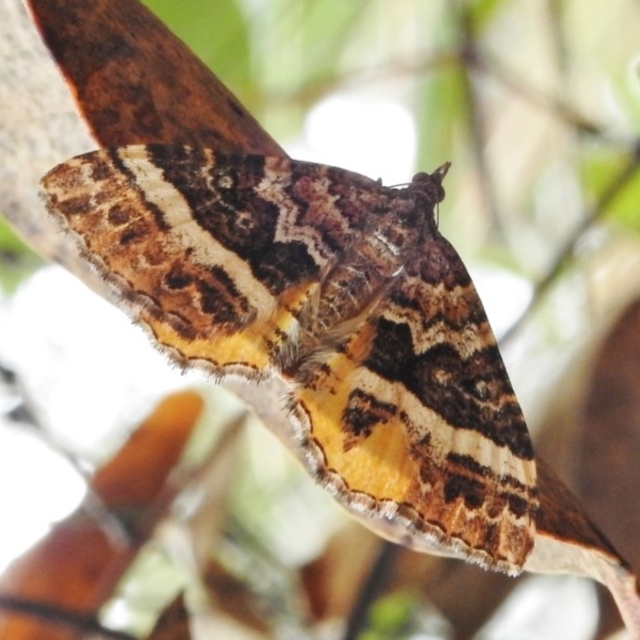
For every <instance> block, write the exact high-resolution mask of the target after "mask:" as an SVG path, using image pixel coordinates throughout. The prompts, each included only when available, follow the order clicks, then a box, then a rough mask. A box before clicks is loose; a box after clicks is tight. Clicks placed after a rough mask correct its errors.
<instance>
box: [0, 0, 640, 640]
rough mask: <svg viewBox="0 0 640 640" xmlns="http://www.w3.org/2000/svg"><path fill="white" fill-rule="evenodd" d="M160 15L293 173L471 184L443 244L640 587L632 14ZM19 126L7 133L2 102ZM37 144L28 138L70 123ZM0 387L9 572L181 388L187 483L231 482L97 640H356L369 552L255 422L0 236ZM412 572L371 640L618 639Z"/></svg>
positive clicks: (547, 603) (545, 451) (410, 6)
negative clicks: (169, 629)
mask: <svg viewBox="0 0 640 640" xmlns="http://www.w3.org/2000/svg"><path fill="white" fill-rule="evenodd" d="M3 1H4V2H5V4H4V5H2V9H0V11H5V12H7V14H8V12H13V11H14V9H12V8H10V3H9V0H3ZM145 4H146V5H147V6H148V7H149V8H150V9H151V10H152V11H153V12H154V13H156V14H157V15H158V16H159V17H160V18H161V19H162V20H163V21H164V22H165V23H166V24H167V26H169V28H170V29H171V30H172V31H173V32H174V33H175V34H177V35H178V36H179V37H180V38H181V39H182V40H184V42H186V43H187V44H188V46H189V47H190V48H191V49H192V50H193V51H194V52H195V53H196V54H197V55H198V56H199V57H200V58H201V59H202V60H203V61H204V62H205V63H206V64H207V65H208V66H209V67H210V68H211V69H212V70H213V71H214V72H215V73H216V74H217V75H218V76H219V78H220V79H221V80H222V81H223V82H224V83H225V84H226V85H227V86H228V87H229V88H230V89H231V91H233V92H234V93H235V94H236V96H237V97H238V98H239V99H240V101H241V102H242V103H243V104H244V105H245V106H246V107H247V108H248V110H249V111H250V112H251V113H253V114H254V116H255V117H256V118H257V119H258V120H259V122H260V123H261V124H262V125H263V126H264V128H265V129H266V130H267V131H268V132H269V133H270V134H271V135H272V136H273V137H274V138H275V139H276V140H277V141H278V143H279V144H281V145H282V146H283V147H284V148H285V150H286V151H287V153H289V154H290V155H291V156H292V157H295V158H298V159H304V160H312V161H314V162H321V163H325V164H332V165H336V166H341V167H344V168H348V169H350V170H353V171H358V172H360V173H363V174H366V175H368V176H370V177H371V178H374V179H377V178H381V179H382V181H383V183H384V184H387V185H394V184H399V183H406V182H408V181H410V179H411V176H412V175H413V173H415V172H416V171H419V170H425V171H431V170H433V169H435V168H436V167H437V166H439V165H440V164H442V163H443V162H445V161H451V162H452V168H451V170H450V172H449V174H448V176H447V178H446V184H445V186H446V191H447V197H446V199H445V201H444V202H443V203H442V205H441V206H440V211H439V226H440V230H441V232H442V233H443V235H445V237H447V238H448V239H449V240H450V241H451V242H452V244H453V245H454V246H455V247H456V248H457V250H458V252H459V253H460V254H461V256H462V258H463V260H464V261H465V264H466V265H467V267H468V268H469V270H470V272H471V274H472V277H473V279H474V281H475V283H476V286H477V288H478V290H479V293H480V295H481V297H482V300H483V302H484V304H485V306H486V310H487V313H488V315H489V318H490V321H491V323H492V326H493V328H494V331H495V333H496V335H497V336H498V338H499V339H500V341H501V348H502V353H503V357H504V359H505V362H506V365H507V368H508V370H509V373H510V375H511V379H512V382H513V385H514V387H515V389H516V392H517V394H518V397H519V399H520V402H521V404H522V407H523V410H524V413H525V415H526V417H527V421H528V423H529V427H530V430H531V432H532V434H533V437H534V441H535V444H536V451H537V452H538V453H539V454H540V455H541V456H542V457H544V458H546V459H547V460H548V461H549V462H550V463H551V465H552V466H553V467H554V469H555V470H556V471H557V473H558V474H559V475H560V476H561V477H562V479H563V480H564V481H565V482H566V483H567V484H568V486H570V487H571V488H572V489H573V490H574V492H575V493H576V494H577V495H578V496H579V497H580V499H581V500H582V502H583V504H585V506H586V508H587V510H588V511H589V513H590V514H591V515H592V516H593V518H594V520H595V521H596V522H597V523H598V525H599V526H600V527H601V529H602V530H603V531H604V532H605V534H606V535H607V536H608V537H609V538H610V539H611V540H612V541H613V543H614V544H615V546H616V547H617V548H618V549H619V551H620V552H621V553H622V554H623V555H624V556H625V557H626V558H627V559H628V560H629V561H630V562H631V563H632V564H635V566H636V567H637V566H640V552H639V551H638V545H637V543H636V540H637V536H638V534H639V533H640V515H639V511H640V510H639V509H638V504H639V502H640V469H639V465H637V463H636V460H637V458H638V456H639V455H640V417H639V416H640V346H639V344H638V343H639V337H640V304H639V303H638V299H637V296H638V291H639V290H640V236H639V235H638V231H639V230H640V178H639V177H638V137H637V131H638V126H639V124H640V5H638V3H637V2H635V1H634V0H609V2H606V3H605V2H601V3H594V2H590V3H587V2H584V1H580V0H565V1H563V0H475V1H472V0H467V1H465V0H456V1H452V0H433V1H429V2H425V1H424V0H396V1H394V2H389V1H385V0H366V1H365V0H351V1H350V2H343V1H341V0H322V1H316V0H311V1H307V2H296V1H295V0H270V1H269V2H266V1H264V0H236V1H232V0H217V1H216V2H201V1H196V0H183V1H182V2H180V3H176V2H172V1H170V0H154V1H152V0H148V1H147V2H145ZM21 24H23V26H24V25H25V24H26V23H21ZM24 28H25V29H27V27H26V26H24ZM14 35H15V34H14ZM24 37H25V38H27V37H28V36H27V35H25V36H24ZM15 46H17V45H15V43H14V48H15ZM1 52H2V50H0V53H1ZM4 52H5V54H6V52H7V49H5V50H4ZM7 55H8V54H7ZM0 64H1V63H0ZM24 73H25V75H28V74H29V69H25V70H24ZM0 98H1V99H0V102H3V103H4V104H5V106H4V107H3V109H4V110H5V111H4V112H3V113H6V111H7V109H10V105H9V102H10V101H11V97H10V96H9V95H7V94H5V96H0ZM64 109H69V107H66V106H65V107H64ZM12 117H16V114H15V113H13V114H12ZM21 117H22V119H21V120H20V124H19V125H18V126H19V128H18V131H26V130H27V129H28V128H29V127H36V126H37V125H38V122H39V120H41V119H45V118H51V117H56V118H60V122H61V123H66V122H67V121H69V122H71V121H72V120H73V119H74V118H75V116H73V114H72V113H71V112H70V111H69V113H67V111H64V112H53V111H52V112H50V113H45V114H43V113H39V114H35V115H33V114H31V115H30V116H29V117H25V116H24V115H22V116H21ZM67 119H68V120H67ZM4 122H7V119H6V118H5V120H4ZM0 126H2V125H0ZM61 126H62V125H61ZM65 126H66V125H65ZM69 126H70V127H72V126H76V125H69ZM20 127H22V129H21V128H20ZM5 128H8V127H5ZM64 130H65V131H66V129H64ZM2 135H3V136H4V137H3V139H2V140H3V143H2V145H1V146H0V152H1V153H2V156H3V157H2V158H0V163H1V164H0V172H1V173H0V175H2V176H4V182H5V185H6V184H7V183H8V181H9V179H10V177H11V176H12V175H13V174H12V173H11V172H12V171H13V170H14V165H15V163H16V157H19V159H20V160H21V161H22V160H24V159H25V158H27V159H28V154H29V153H36V152H37V149H35V150H34V143H33V140H36V141H37V140H38V139H39V138H38V137H37V136H34V137H33V138H30V140H31V141H32V142H31V143H30V145H29V148H28V149H25V145H24V143H23V142H21V139H20V137H19V136H18V137H15V130H14V134H13V135H14V138H12V139H11V140H10V139H9V136H8V134H6V133H3V134H2ZM74 135H75V134H74ZM76 144H77V148H76V146H74V145H76ZM11 145H13V147H14V148H12V147H11ZM70 147H71V148H70V149H69V150H68V151H69V153H68V155H73V154H75V153H79V152H81V151H84V150H85V148H91V145H90V143H88V142H86V141H84V140H80V139H78V142H77V143H75V142H73V143H70ZM16 148H20V153H19V154H18V156H17V155H16V153H17V152H16ZM60 159H61V158H60ZM0 188H1V187H0ZM1 203H2V201H0V210H1V208H2V206H5V205H2V204H1ZM0 381H1V383H0V412H1V413H2V416H0V514H1V516H0V518H1V520H2V522H3V528H2V534H1V539H2V544H1V545H0V569H2V568H3V567H6V566H7V565H8V564H9V563H10V562H11V560H12V559H14V558H15V557H17V556H18V555H19V554H20V553H22V552H24V551H25V550H26V549H27V548H28V547H29V546H30V545H32V544H34V543H35V542H36V540H38V538H39V537H40V536H42V535H43V534H45V533H46V532H47V531H49V530H50V527H51V526H52V523H54V522H56V521H59V520H60V519H62V518H64V517H65V516H67V515H68V514H69V513H71V512H72V511H73V510H74V509H76V508H77V507H78V505H79V504H80V503H81V501H82V500H83V499H84V497H85V495H86V477H87V475H88V474H90V473H91V471H92V470H93V469H95V468H96V467H99V466H100V465H101V464H103V463H104V461H105V460H107V459H109V457H110V456H111V455H112V454H113V453H114V452H115V451H116V450H117V448H118V446H119V445H120V444H121V443H122V442H123V441H124V439H125V438H126V437H127V434H129V433H130V432H131V431H132V429H133V428H134V426H135V425H136V424H137V423H138V422H139V421H140V420H141V419H142V417H143V416H144V415H146V414H147V413H148V411H149V410H150V407H151V406H152V404H153V403H154V402H156V401H157V400H158V399H159V398H162V397H164V395H165V394H167V393H169V392H171V391H173V390H175V389H178V388H183V387H185V386H190V387H194V388H197V389H198V393H199V394H201V395H202V397H203V398H204V401H205V410H204V412H203V414H202V416H201V418H200V422H201V423H202V424H200V423H199V426H198V431H197V432H196V434H195V435H194V436H193V437H194V441H193V442H192V443H191V445H190V446H191V448H192V449H191V451H192V453H191V454H185V455H187V457H188V456H189V455H191V456H192V460H199V459H200V458H206V459H207V460H209V462H208V464H209V465H210V468H216V469H217V467H216V465H224V466H222V467H220V468H222V469H223V471H224V473H221V472H220V469H217V470H218V475H216V478H217V482H216V485H215V487H216V488H215V492H214V493H215V496H216V497H215V500H214V501H213V504H214V505H215V508H214V507H211V504H209V507H208V508H206V509H205V508H204V507H202V504H203V503H202V502H199V501H198V500H199V497H198V496H200V497H201V495H202V492H204V489H202V486H200V485H198V488H197V489H194V488H193V486H190V489H189V490H185V491H184V492H183V493H180V494H179V496H178V502H177V503H176V504H177V505H178V506H174V508H173V509H172V510H171V512H170V514H169V516H168V517H167V518H166V520H165V521H163V522H164V524H163V525H162V526H161V533H160V534H158V535H157V536H156V537H155V538H153V539H152V540H151V541H150V542H149V543H148V544H147V545H146V546H145V547H143V549H142V551H141V552H140V554H139V556H138V558H137V560H136V565H135V567H133V566H132V568H131V570H130V571H129V573H128V574H127V578H126V580H125V581H124V582H123V583H122V584H120V586H119V587H118V590H117V592H116V594H115V597H114V598H113V600H112V601H111V603H110V605H109V606H108V607H107V608H106V609H105V613H104V619H105V620H106V621H107V622H108V623H109V624H110V625H112V626H115V627H120V628H124V629H129V630H130V631H136V632H140V633H143V632H144V631H145V630H146V629H148V628H149V626H150V624H152V621H153V620H154V619H155V617H156V615H157V612H158V611H159V610H161V609H162V608H163V607H164V606H165V604H166V603H167V602H168V601H169V600H170V599H171V598H172V597H173V596H174V595H175V594H176V593H178V592H179V591H185V592H186V593H187V596H189V597H191V598H192V600H191V610H192V611H204V610H205V609H206V611H207V615H206V616H205V615H202V616H201V619H200V621H199V622H198V624H202V625H203V628H205V629H210V633H211V636H210V637H225V638H235V637H237V638H264V637H275V638H304V637H309V638H340V637H346V636H343V635H341V634H343V633H344V628H345V626H344V625H345V620H346V619H348V618H349V615H350V612H353V610H354V607H355V606H356V601H357V599H358V595H359V594H360V593H361V589H362V585H363V580H364V579H365V576H366V575H367V573H368V572H369V570H370V568H371V566H372V565H373V563H374V560H375V558H376V557H378V554H379V553H380V543H379V542H378V541H377V539H376V538H375V537H374V536H372V535H371V534H369V533H368V532H366V531H365V530H364V529H362V528H361V527H360V526H359V525H356V524H355V523H353V522H352V521H351V520H350V519H349V517H348V516H346V515H344V514H343V512H342V511H341V510H340V509H339V508H338V507H336V506H335V505H334V504H333V502H332V501H331V499H330V498H329V497H328V496H326V495H324V493H323V492H321V491H320V490H319V489H317V488H316V487H315V486H314V485H313V483H312V481H311V480H310V479H309V478H307V477H306V475H305V474H304V473H303V472H302V471H301V469H300V468H299V467H298V465H297V463H296V462H295V460H294V458H293V457H292V456H291V455H290V454H289V453H288V452H287V451H286V450H285V449H284V448H283V447H282V446H281V445H280V444H279V442H278V441H277V440H276V439H275V438H274V437H273V436H272V435H271V434H270V433H269V431H268V430H267V429H265V428H264V427H263V426H262V425H260V424H258V421H257V419H256V418H255V417H254V416H252V415H251V414H250V413H247V412H246V409H245V408H244V407H243V405H241V404H240V403H239V402H238V401H237V400H235V399H234V398H233V397H232V396H230V395H228V394H226V393H225V392H224V391H223V390H220V389H214V388H213V385H211V384H209V383H207V382H206V381H205V380H204V379H203V378H202V377H201V376H198V375H195V374H189V375H188V376H186V377H185V376H182V375H180V373H179V372H177V371H176V370H175V369H174V368H173V367H171V365H169V364H168V363H167V362H166V360H165V358H163V357H161V356H160V355H159V354H157V353H156V352H155V351H154V349H153V348H152V347H151V346H150V344H149V343H148V341H147V339H146V337H145V336H144V334H143V333H142V332H141V331H139V330H138V329H136V328H135V327H132V326H131V324H130V322H129V320H128V319H127V318H126V317H125V316H124V314H122V313H121V312H119V311H118V310H116V309H115V308H113V307H111V306H110V305H109V304H108V303H106V302H104V301H103V300H102V299H100V298H98V297H97V296H96V295H95V294H93V293H91V292H90V291H89V290H88V289H86V288H85V287H84V286H83V285H82V284H80V283H79V282H78V281H76V280H75V279H74V278H73V277H72V276H70V275H69V274H67V273H66V272H65V271H64V270H63V269H62V268H60V267H54V266H51V265H49V264H46V263H45V262H44V261H42V260H41V259H40V258H38V257H37V256H36V255H35V254H33V253H32V252H31V251H30V250H29V249H27V248H26V246H25V245H23V244H22V243H21V242H20V240H18V238H17V237H16V236H15V235H14V234H13V233H12V232H11V231H10V230H9V228H8V227H7V226H4V225H3V223H2V222H0ZM256 393H257V392H256ZM229 424H234V425H237V424H242V427H241V428H240V431H239V434H238V435H237V437H235V439H234V443H233V446H232V447H231V448H230V453H228V455H227V456H226V457H225V458H224V462H220V458H219V457H216V456H213V457H211V458H207V456H208V455H209V454H206V453H203V452H206V451H212V450H213V449H212V447H213V448H215V447H214V445H212V442H213V441H215V440H216V438H218V439H219V438H220V434H221V433H224V430H225V428H226V427H227V426H228V425H229ZM198 456H200V458H198ZM198 491H200V493H198ZM205 493H206V492H205ZM207 495H208V496H209V498H211V495H210V494H207ZM180 500H182V501H180ZM96 517H99V516H96ZM185 532H186V533H185ZM205 534H206V535H205ZM214 539H215V540H216V543H215V544H213V543H212V541H213V540H214ZM187 540H188V541H189V542H187ZM194 540H196V541H197V545H196V546H197V553H195V552H194V550H193V549H194V547H193V545H195V543H194ZM398 554H399V555H398V556H397V557H396V558H395V564H394V568H393V569H392V570H391V572H390V575H388V576H387V580H386V583H385V587H384V589H383V590H382V594H381V596H380V598H379V599H377V601H376V603H375V605H374V607H373V609H371V611H370V615H369V616H368V617H367V618H366V619H367V622H366V625H365V627H366V628H365V629H361V630H360V632H361V635H360V636H359V637H362V638H366V639H367V640H374V639H376V640H377V639H391V638H411V639H418V638H420V639H423V638H446V639H457V638H478V639H485V640H488V639H491V640H498V639H502V638H505V639H506V638H521V639H527V640H528V639H534V638H563V639H564V640H582V639H585V640H586V639H588V638H593V637H601V638H604V637H610V634H612V633H614V632H616V631H617V629H618V627H619V624H620V623H619V620H618V618H617V614H616V613H615V610H614V609H613V608H612V606H611V604H610V602H609V600H608V597H607V596H606V595H603V594H602V593H600V591H599V590H596V589H595V587H594V585H593V584H592V583H590V582H588V581H586V580H581V579H578V578H573V577H564V576H563V577H540V576H524V577H522V578H519V579H517V580H514V579H507V578H505V577H503V576H496V575H492V574H488V573H484V572H482V571H481V570H479V569H477V568H475V567H467V566H466V565H463V564H462V563H459V562H454V561H444V560H440V559H433V558H428V557H422V556H417V555H414V554H411V553H410V552H408V551H403V552H398ZM194 593H196V595H194ZM204 601H207V605H206V607H205V605H203V604H202V603H203V602H204ZM211 602H214V603H215V604H214V605H212V604H211ZM207 625H210V626H207ZM220 625H224V626H223V627H221V626H220ZM221 628H224V629H225V631H224V633H222V635H220V629H221ZM202 633H206V631H204V632H202ZM194 637H198V636H194ZM202 637H206V636H202ZM623 637H624V636H623Z"/></svg>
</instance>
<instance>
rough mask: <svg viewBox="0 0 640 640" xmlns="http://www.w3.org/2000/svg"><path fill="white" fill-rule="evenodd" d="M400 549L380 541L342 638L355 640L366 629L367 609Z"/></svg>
mask: <svg viewBox="0 0 640 640" xmlns="http://www.w3.org/2000/svg"><path fill="white" fill-rule="evenodd" d="M400 549H401V547H400V546H398V545H397V544H394V543H392V542H387V541H386V540H385V541H383V542H382V545H381V547H380V551H379V553H378V557H377V558H376V560H375V562H374V563H373V566H372V567H371V570H370V571H369V574H368V575H367V578H366V580H365V581H364V584H363V585H362V588H361V589H360V593H359V594H358V599H357V600H356V602H355V604H354V605H353V607H352V609H351V612H350V614H349V620H348V621H347V628H346V630H345V633H344V636H343V637H342V640H357V638H359V637H360V634H361V633H362V632H363V631H364V630H365V629H366V626H367V622H368V620H367V618H368V615H367V614H368V612H369V609H370V608H371V605H372V604H373V603H374V602H375V600H376V598H377V597H378V596H379V595H380V593H381V592H382V590H383V589H384V588H385V586H386V585H387V582H388V580H389V574H390V573H391V570H392V568H393V565H394V564H395V561H396V558H397V556H398V552H399V551H400Z"/></svg>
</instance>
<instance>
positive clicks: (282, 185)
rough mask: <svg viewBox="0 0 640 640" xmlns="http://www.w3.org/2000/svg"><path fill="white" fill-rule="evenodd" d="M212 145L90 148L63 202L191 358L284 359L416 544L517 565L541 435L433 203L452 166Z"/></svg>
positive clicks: (357, 492) (391, 527)
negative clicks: (408, 173)
mask: <svg viewBox="0 0 640 640" xmlns="http://www.w3.org/2000/svg"><path fill="white" fill-rule="evenodd" d="M445 172H446V168H443V170H442V171H440V172H436V173H435V174H432V175H431V176H429V175H427V174H418V175H417V176H416V177H415V178H414V181H413V182H412V184H411V185H410V187H408V188H406V189H388V188H384V187H382V186H381V184H380V183H379V182H374V181H372V180H369V179H368V178H365V177H363V176H359V175H357V174H353V173H350V172H348V171H344V170H341V169H337V168H333V167H327V166H322V165H315V164H309V163H303V162H296V161H291V160H285V159H277V158H264V157H261V156H237V157H224V156H218V155H216V154H214V153H213V152H212V151H210V150H207V149H197V148H189V147H168V146H166V147H165V146H161V145H150V146H135V147H124V148H122V149H118V150H113V151H107V150H103V151H97V152H94V153H91V154H86V155H85V156H79V157H78V158H75V159H72V160H70V161H69V162H67V163H65V164H63V165H60V166H58V167H56V168H55V169H54V170H52V171H51V172H50V173H49V174H48V175H47V176H45V178H44V181H43V184H44V188H45V192H46V196H47V199H48V207H49V210H50V211H51V212H52V213H53V214H54V215H55V216H56V217H57V218H58V220H59V221H60V223H61V226H62V227H63V229H64V230H66V231H68V232H70V233H72V234H73V235H74V236H75V237H76V238H77V240H78V244H79V247H80V250H81V251H82V253H83V255H84V256H85V257H86V258H87V260H89V261H90V262H91V263H92V264H93V265H94V266H95V267H96V268H97V269H98V270H99V271H100V272H101V273H102V274H103V275H104V277H105V278H106V279H107V280H108V281H109V282H111V283H112V284H113V286H114V288H115V290H116V292H117V293H118V294H119V296H120V298H121V299H122V301H123V302H124V303H125V304H126V306H128V308H129V310H130V312H131V313H132V315H133V317H134V318H135V319H136V320H139V321H140V322H141V323H142V324H143V325H145V326H147V327H148V328H149V329H150V331H151V332H152V334H153V337H154V338H155V340H156V341H157V343H158V344H159V345H161V346H162V347H163V348H164V349H165V350H167V351H168V352H169V353H170V355H171V356H172V357H173V359H174V360H175V361H177V362H178V363H180V364H181V365H183V366H190V365H200V366H201V367H203V368H205V369H206V370H208V371H209V372H211V373H213V374H214V375H216V376H223V375H227V374H233V373H237V374H241V375H245V376H248V377H251V378H254V379H255V378H259V377H263V376H266V375H268V374H270V373H272V372H276V373H280V374H281V375H282V376H283V377H285V378H286V379H288V380H290V381H291V383H292V385H293V391H292V395H291V397H290V398H289V403H290V406H291V409H292V413H293V416H294V418H295V423H296V424H297V433H298V439H299V442H300V443H301V444H302V446H303V447H304V449H305V451H306V453H307V461H308V466H309V468H310V470H311V471H312V472H313V473H314V475H315V476H316V477H317V479H318V480H319V481H320V482H321V483H322V484H324V485H325V486H326V487H327V488H329V489H330V490H331V491H332V492H333V493H334V494H335V495H336V497H337V498H338V499H339V500H340V501H341V502H342V503H343V504H345V506H347V507H348V508H349V509H350V510H351V511H352V512H354V513H356V514H360V515H361V516H363V517H365V518H366V519H369V520H376V521H377V522H378V524H379V525H381V526H383V528H384V530H385V534H388V535H390V536H392V537H393V538H394V539H397V540H401V541H404V542H405V543H406V542H410V543H411V544H413V545H414V546H416V547H417V548H420V549H432V550H433V549H434V548H435V549H436V550H440V551H442V550H443V549H444V550H447V551H449V552H453V553H461V554H463V555H467V556H469V555H470V556H471V557H472V558H473V559H475V560H477V561H479V562H481V563H483V564H485V565H487V566H491V567H496V568H500V569H503V570H506V571H509V572H517V571H518V570H519V569H520V568H521V567H522V565H523V563H524V560H525V558H526V556H527V554H528V552H529V551H530V549H531V546H532V542H533V534H534V514H535V510H536V508H537V498H536V495H535V485H536V478H535V465H534V462H533V451H532V448H531V443H530V440H529V436H528V433H527V430H526V426H525V423H524V420H523V417H522V414H521V412H520V408H519V406H518V403H517V401H516V399H515V397H514V395H513V390H512V389H511V385H510V383H509V379H508V377H507V374H506V371H505V369H504V365H503V363H502V360H501V358H500V355H499V353H498V350H497V346H496V343H495V339H494V337H493V334H492V333H491V329H490V328H489V325H488V322H487V319H486V316H485V314H484V311H483V309H482V305H481V303H480V301H479V299H478V296H477V294H476V292H475V290H474V288H473V285H472V283H471V280H470V279H469V276H468V274H467V272H466V270H465V269H464V266H463V265H462V263H461V261H460V259H459V257H458V256H457V254H456V253H455V251H454V250H453V249H452V247H451V246H450V245H449V244H448V243H447V242H446V241H445V240H444V239H443V238H442V237H441V236H440V235H439V233H438V231H437V229H436V226H435V221H434V217H433V208H434V206H435V205H436V204H437V203H438V202H439V201H440V200H441V199H442V197H443V191H442V187H441V185H440V180H441V178H442V176H443V175H444V173H445Z"/></svg>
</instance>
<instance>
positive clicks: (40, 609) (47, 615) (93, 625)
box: [0, 596, 138, 640]
mask: <svg viewBox="0 0 640 640" xmlns="http://www.w3.org/2000/svg"><path fill="white" fill-rule="evenodd" d="M0 609H6V610H7V611H11V612H13V613H15V614H19V615H26V616H30V617H33V618H39V619H40V620H43V621H44V622H46V623H51V624H57V625H64V626H66V627H73V628H74V629H77V630H79V631H82V632H83V633H93V634H96V633H97V634H99V635H100V636H102V637H104V638H112V639H113V640H138V639H137V638H136V637H135V636H132V635H130V634H128V633H125V632H124V631H117V630H116V629H109V628H108V627H105V626H103V625H101V624H100V623H99V622H98V621H97V620H96V619H95V618H94V617H92V616H86V615H83V614H81V613H77V612H75V611H70V610H68V609H63V608H60V607H56V606H53V605H51V604H46V603H43V602H33V601H31V600H23V599H22V598H14V597H12V596H0Z"/></svg>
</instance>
